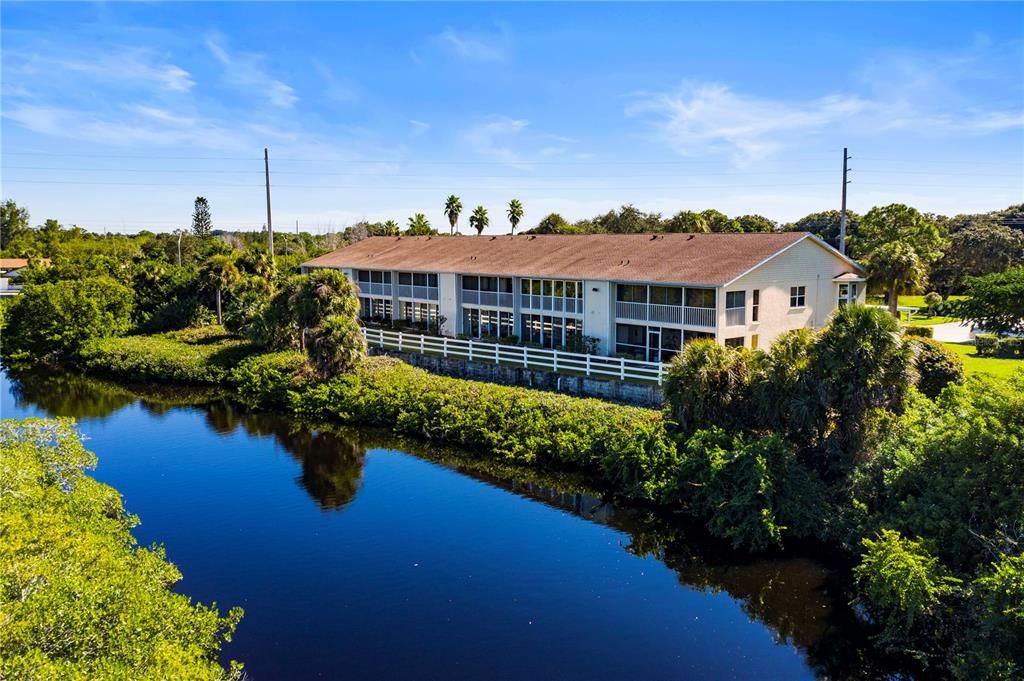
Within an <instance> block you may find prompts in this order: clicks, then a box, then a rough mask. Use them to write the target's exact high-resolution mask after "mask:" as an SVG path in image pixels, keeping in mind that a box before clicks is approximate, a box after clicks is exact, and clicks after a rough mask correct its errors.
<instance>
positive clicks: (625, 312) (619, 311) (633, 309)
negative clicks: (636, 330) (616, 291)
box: [615, 301, 717, 329]
mask: <svg viewBox="0 0 1024 681" xmlns="http://www.w3.org/2000/svg"><path fill="white" fill-rule="evenodd" d="M615 317H616V318H617V319H627V320H630V321H639V322H657V323H660V324H679V325H682V326H701V327H704V328H708V329H713V328H715V326H717V312H716V311H715V308H713V307H691V306H687V305H658V304H655V303H632V302H623V301H618V302H616V303H615Z"/></svg>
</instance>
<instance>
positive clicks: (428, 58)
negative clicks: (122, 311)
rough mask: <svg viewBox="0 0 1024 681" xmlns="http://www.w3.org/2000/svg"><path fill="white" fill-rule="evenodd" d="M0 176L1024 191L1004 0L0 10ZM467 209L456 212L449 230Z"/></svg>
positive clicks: (827, 197) (179, 207)
mask: <svg viewBox="0 0 1024 681" xmlns="http://www.w3.org/2000/svg"><path fill="white" fill-rule="evenodd" d="M0 26H2V58H3V66H2V76H3V83H2V105H0V106H2V125H3V128H2V147H0V149H2V173H3V175H2V179H3V187H2V189H3V196H4V197H5V198H8V197H10V198H14V199H16V200H17V201H18V202H19V203H23V204H25V205H27V206H28V207H29V209H30V210H31V212H32V217H33V220H34V221H36V222H42V220H44V219H45V218H47V217H56V218H58V219H60V220H61V221H62V222H65V223H77V224H81V225H83V226H85V227H88V228H90V229H96V230H100V229H108V230H118V231H135V230H137V229H140V228H144V227H149V228H152V229H157V230H164V229H172V228H174V227H178V226H184V225H187V224H188V222H189V217H190V213H191V205H192V200H193V198H194V197H195V196H196V195H197V194H203V195H205V196H207V197H208V198H209V199H210V202H211V205H212V208H213V215H214V222H215V225H216V226H219V227H224V228H228V229H234V228H253V227H255V228H259V227H260V226H261V225H262V224H263V222H264V220H265V218H264V204H263V201H264V198H263V189H262V170H263V164H262V152H263V148H264V147H265V146H266V147H269V148H270V153H271V162H272V167H271V171H272V182H273V185H274V191H273V201H274V221H275V227H276V228H290V229H293V228H294V225H295V221H296V220H298V221H299V224H300V226H301V227H302V228H303V229H310V230H314V231H315V230H318V229H319V230H321V231H322V230H324V229H327V228H329V227H333V228H335V229H337V228H341V227H344V226H345V225H347V224H351V223H352V222H354V221H356V220H359V219H370V220H377V219H387V218H394V219H396V220H398V221H399V222H400V223H402V224H404V223H405V221H406V219H407V218H408V216H410V215H411V214H413V213H414V212H423V213H426V214H427V216H428V218H429V219H430V220H431V221H432V223H433V224H434V225H435V226H437V227H442V226H443V225H445V220H444V218H443V215H442V211H441V208H442V205H443V201H444V198H445V197H446V196H447V195H448V194H449V193H456V194H458V195H459V196H461V198H462V202H463V204H464V206H466V209H467V210H466V213H467V215H468V212H469V210H470V209H471V208H472V207H473V206H476V205H478V204H482V205H484V206H486V207H487V208H488V209H489V211H490V213H491V224H492V227H491V229H490V230H488V231H490V232H495V233H497V232H503V231H507V229H508V225H507V221H506V220H505V218H504V214H505V211H504V204H505V203H506V202H507V201H508V199H510V198H519V199H520V200H522V202H523V203H524V205H525V207H526V213H527V215H526V219H525V221H524V224H525V225H526V226H529V225H532V224H534V223H535V222H536V221H537V220H538V219H540V218H541V217H543V215H545V214H547V213H549V212H552V211H557V212H560V213H562V214H563V215H564V216H565V217H567V218H569V219H576V218H581V217H588V216H591V215H594V214H596V213H598V212H603V211H605V210H608V209H610V208H613V207H617V206H619V205H621V204H623V203H633V204H635V205H637V206H638V207H640V208H642V209H645V210H656V211H660V212H663V213H666V214H670V213H673V212H675V211H678V210H682V209H688V210H702V209H705V208H717V209H719V210H722V211H724V212H726V213H729V214H732V215H737V214H742V213H761V214H763V215H766V216H768V217H771V218H773V219H777V220H790V219H794V218H797V217H800V216H802V215H804V214H807V213H809V212H812V211H817V210H826V209H830V208H837V207H838V204H839V190H840V176H839V172H840V168H841V162H842V147H843V146H848V147H850V153H851V155H852V156H853V157H854V160H853V161H852V162H851V167H852V168H853V171H852V173H851V180H852V184H851V185H850V200H849V204H850V207H851V208H853V209H854V210H858V211H864V210H867V209H868V208H870V207H871V206H873V205H879V204H885V203H891V202H897V201H898V202H904V203H909V204H912V205H915V206H917V207H918V208H919V209H921V210H923V211H931V212H940V213H947V214H952V213H958V212H975V211H983V210H993V209H998V208H1004V207H1006V206H1007V205H1010V204H1012V203H1019V202H1021V201H1024V4H1019V3H1014V4H1011V3H1001V4H980V3H975V4H954V3H936V4H920V3H915V4H839V3H827V4H809V3H806V4H770V3H763V4H734V3H727V4H715V5H709V4H645V5H637V4H629V5H626V4H515V5H510V4H466V3H460V4H426V3H416V4H376V5H366V4H326V3H324V4H269V3H268V4H263V3H245V4H243V3H225V4H212V3H211V4H201V3H191V4H122V3H101V4H63V3H61V4H40V3H10V2H4V3H3V6H2V17H0ZM465 223H466V218H465V217H464V218H463V224H464V226H465Z"/></svg>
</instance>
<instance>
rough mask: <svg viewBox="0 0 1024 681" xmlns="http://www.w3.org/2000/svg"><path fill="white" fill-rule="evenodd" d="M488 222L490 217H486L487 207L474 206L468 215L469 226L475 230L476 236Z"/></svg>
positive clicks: (481, 232) (482, 231)
mask: <svg viewBox="0 0 1024 681" xmlns="http://www.w3.org/2000/svg"><path fill="white" fill-rule="evenodd" d="M489 222H490V218H488V217H487V209H486V208H484V207H483V206H477V207H476V208H474V209H473V214H472V215H470V216H469V226H470V227H472V228H473V229H475V230H476V235H477V236H480V235H481V234H483V233H484V230H485V229H486V228H487V225H488V223H489Z"/></svg>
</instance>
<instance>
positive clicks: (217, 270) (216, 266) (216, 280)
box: [203, 255, 242, 324]
mask: <svg viewBox="0 0 1024 681" xmlns="http://www.w3.org/2000/svg"><path fill="white" fill-rule="evenodd" d="M241 278H242V274H241V272H239V271H238V268H237V267H236V266H235V259H234V258H232V257H231V256H230V255H214V256H211V257H210V259H209V260H207V261H206V263H205V264H204V265H203V279H204V280H205V281H206V283H207V284H208V285H209V286H210V287H211V288H212V289H213V290H214V291H216V293H217V323H218V324H223V323H224V316H223V315H222V314H221V305H220V301H221V293H222V292H223V291H224V289H226V288H229V287H231V286H233V285H234V284H236V283H238V280H239V279H241Z"/></svg>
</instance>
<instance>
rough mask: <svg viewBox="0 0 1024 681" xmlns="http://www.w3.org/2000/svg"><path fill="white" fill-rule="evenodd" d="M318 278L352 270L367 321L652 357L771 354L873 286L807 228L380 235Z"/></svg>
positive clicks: (328, 261) (335, 259) (346, 252)
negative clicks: (695, 345)
mask: <svg viewBox="0 0 1024 681" xmlns="http://www.w3.org/2000/svg"><path fill="white" fill-rule="evenodd" d="M315 268H336V269H340V270H342V271H343V272H345V273H346V274H347V275H348V276H349V277H350V278H351V279H352V281H354V282H355V283H356V284H357V285H358V287H359V296H360V303H361V315H362V316H363V317H365V318H396V319H397V318H402V319H409V320H414V321H436V320H437V319H439V318H440V319H443V320H444V325H443V326H442V329H441V331H442V333H444V334H446V335H466V336H469V337H474V338H480V337H485V336H487V337H493V336H497V337H503V336H516V337H518V338H519V339H520V340H522V341H525V342H532V343H538V344H540V345H542V346H544V347H554V348H559V347H563V346H565V345H566V344H567V341H568V339H570V338H571V337H572V335H573V334H581V335H583V336H590V337H593V338H595V339H597V343H598V349H599V352H601V353H603V354H627V355H632V356H635V357H637V358H641V359H647V360H650V361H656V360H662V361H668V360H669V359H670V358H671V357H672V355H674V354H675V353H676V352H678V351H679V349H680V348H681V347H682V345H683V343H685V342H687V341H688V340H691V339H694V338H714V339H716V340H717V341H719V342H721V343H725V344H727V345H745V346H747V347H751V348H757V347H767V346H768V344H770V343H771V342H772V340H773V339H774V338H775V337H776V336H778V335H779V334H780V333H782V332H784V331H787V330H789V329H797V328H803V327H809V328H816V327H819V326H821V325H823V324H824V323H825V322H826V320H827V319H828V317H829V315H830V314H831V313H832V312H833V310H835V309H836V307H837V306H840V305H845V304H847V303H850V302H861V303H863V302H864V296H865V288H866V287H865V283H864V271H863V269H862V268H861V267H860V265H858V264H857V263H855V262H854V261H852V260H850V259H849V258H847V257H845V256H844V255H842V254H840V253H839V252H838V251H837V250H835V249H834V248H832V247H831V246H829V245H828V244H826V243H825V242H823V241H821V240H820V239H818V238H817V237H815V236H814V235H811V234H807V233H804V232H780V233H770V234H586V235H553V234H552V235H531V234H525V235H519V236H457V237H446V236H433V237H407V236H401V237H372V238H369V239H364V240H362V241H359V242H357V243H355V244H352V245H350V246H347V247H345V248H341V249H339V250H337V251H334V252H332V253H328V254H327V255H323V256H321V257H319V258H315V259H313V260H310V261H309V262H307V263H304V264H303V271H309V270H310V269H315Z"/></svg>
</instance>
